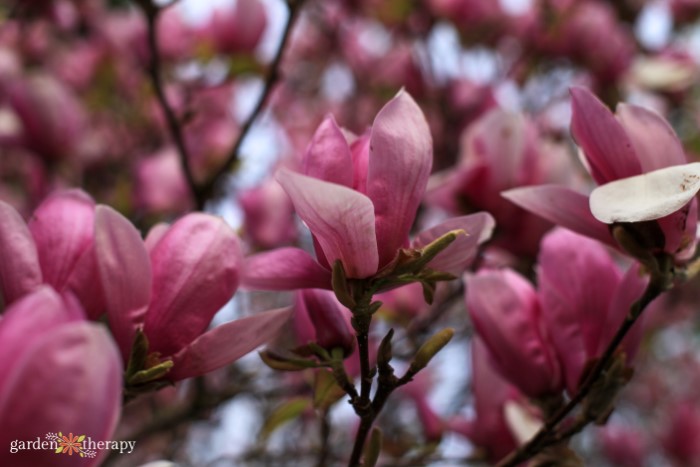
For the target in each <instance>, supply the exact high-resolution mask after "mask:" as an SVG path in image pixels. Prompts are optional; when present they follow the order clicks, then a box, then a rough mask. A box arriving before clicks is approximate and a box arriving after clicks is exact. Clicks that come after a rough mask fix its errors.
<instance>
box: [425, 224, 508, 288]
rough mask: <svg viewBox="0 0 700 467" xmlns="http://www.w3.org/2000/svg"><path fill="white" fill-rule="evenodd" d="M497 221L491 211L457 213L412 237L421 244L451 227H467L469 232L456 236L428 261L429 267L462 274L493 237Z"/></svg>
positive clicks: (455, 228)
mask: <svg viewBox="0 0 700 467" xmlns="http://www.w3.org/2000/svg"><path fill="white" fill-rule="evenodd" d="M495 225H496V222H495V221H494V219H493V217H492V216H491V214H489V213H486V212H479V213H476V214H471V215H469V216H462V217H455V218H452V219H449V220H447V221H445V222H443V223H441V224H439V225H436V226H435V227H433V228H431V229H428V230H426V231H423V232H421V233H420V234H418V237H416V238H415V239H414V240H413V246H414V247H416V248H420V247H423V246H426V245H428V244H430V243H431V242H432V241H434V240H436V239H438V238H440V237H441V236H442V235H444V234H446V233H447V232H449V231H451V230H459V229H462V230H464V232H465V233H466V235H459V236H457V239H456V240H455V241H454V242H452V243H451V244H450V245H449V246H448V247H447V248H445V250H443V251H441V252H440V253H439V254H438V255H437V256H436V257H435V258H433V260H432V261H431V262H430V263H428V267H430V268H432V269H435V270H436V271H442V272H449V273H451V274H455V275H457V274H461V273H462V272H464V270H465V269H466V267H467V266H468V265H469V263H471V261H472V260H473V259H474V258H475V257H476V253H477V251H478V248H479V245H481V244H482V243H484V242H486V241H488V240H489V239H490V238H491V234H492V233H493V228H494V227H495Z"/></svg>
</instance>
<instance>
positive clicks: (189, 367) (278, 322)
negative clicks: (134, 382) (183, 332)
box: [168, 308, 291, 381]
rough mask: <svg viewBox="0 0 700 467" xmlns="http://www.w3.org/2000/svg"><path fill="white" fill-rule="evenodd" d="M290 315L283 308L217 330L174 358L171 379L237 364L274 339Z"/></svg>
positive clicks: (193, 343)
mask: <svg viewBox="0 0 700 467" xmlns="http://www.w3.org/2000/svg"><path fill="white" fill-rule="evenodd" d="M290 315H291V308H281V309H278V310H273V311H268V312H265V313H259V314H256V315H253V316H248V317H246V318H243V319H239V320H236V321H231V322H228V323H225V324H222V325H221V326H217V327H216V328H214V329H212V330H211V331H209V332H207V333H205V334H202V335H201V336H199V337H198V338H197V339H195V340H194V341H193V342H192V343H191V344H190V345H188V346H187V347H185V348H184V349H182V350H181V351H180V352H178V353H177V354H176V355H175V357H174V358H173V361H174V363H175V365H174V367H173V369H172V370H171V371H170V373H169V374H168V378H169V379H171V380H173V381H178V380H181V379H185V378H192V377H195V376H200V375H203V374H205V373H209V372H210V371H213V370H216V369H217V368H221V367H222V366H224V365H228V364H229V363H233V362H235V361H236V360H238V359H239V358H241V357H242V356H244V355H246V354H247V353H249V352H252V351H253V350H255V349H256V348H258V347H260V346H261V345H263V344H265V343H267V342H269V341H270V340H272V339H273V338H275V337H276V336H277V334H278V333H279V332H280V330H281V329H282V328H283V327H284V326H285V325H286V324H287V322H288V320H289V317H290Z"/></svg>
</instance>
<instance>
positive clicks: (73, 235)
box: [29, 190, 95, 291]
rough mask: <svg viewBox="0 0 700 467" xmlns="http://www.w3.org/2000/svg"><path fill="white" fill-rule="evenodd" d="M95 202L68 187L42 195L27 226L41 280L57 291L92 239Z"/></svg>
mask: <svg viewBox="0 0 700 467" xmlns="http://www.w3.org/2000/svg"><path fill="white" fill-rule="evenodd" d="M94 220H95V203H94V202H93V201H92V199H91V198H90V197H89V196H88V195H87V194H86V193H84V192H83V191H80V190H68V191H63V192H59V193H57V194H54V195H53V196H50V197H49V198H47V199H45V200H44V201H43V202H42V203H41V205H39V207H38V208H37V209H36V211H34V215H33V216H32V218H31V220H30V221H29V230H30V231H31V232H32V236H33V237H34V241H35V242H36V248H37V252H38V254H39V262H40V264H41V271H42V273H43V276H44V282H46V283H48V284H51V285H53V286H54V287H55V288H56V290H58V291H61V290H63V288H64V287H65V285H66V284H67V283H68V279H69V277H70V275H71V273H72V272H73V269H74V268H75V266H76V263H77V262H78V260H79V259H80V257H81V256H82V254H83V252H85V250H86V249H88V248H89V247H90V245H91V244H92V242H93V235H94Z"/></svg>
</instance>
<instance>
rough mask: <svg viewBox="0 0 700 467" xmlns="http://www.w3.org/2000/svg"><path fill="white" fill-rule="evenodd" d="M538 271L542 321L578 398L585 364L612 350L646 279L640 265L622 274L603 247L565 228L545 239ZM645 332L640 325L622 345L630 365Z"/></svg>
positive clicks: (567, 386)
mask: <svg viewBox="0 0 700 467" xmlns="http://www.w3.org/2000/svg"><path fill="white" fill-rule="evenodd" d="M538 265H539V269H538V272H537V283H538V297H539V300H540V304H541V309H542V314H541V320H542V323H543V326H544V327H545V328H546V329H547V334H548V336H549V338H550V342H551V345H552V346H553V348H554V349H555V352H556V354H557V358H558V360H559V362H560V363H561V367H562V371H563V373H564V375H563V376H564V381H565V384H566V388H567V390H568V392H569V394H572V395H573V394H575V393H576V389H577V387H578V384H579V382H580V379H581V376H582V373H583V371H584V369H585V367H586V364H587V363H588V362H589V361H590V360H591V359H593V358H595V357H597V356H599V355H601V354H602V353H603V351H604V350H605V348H606V347H607V346H608V344H609V343H610V341H611V340H612V338H613V336H614V334H615V332H616V331H617V329H618V328H619V327H620V325H621V324H622V322H623V321H624V319H625V316H626V315H627V313H628V312H629V309H630V307H631V305H632V303H633V302H634V301H635V300H636V299H637V298H639V296H640V295H641V294H642V291H643V290H644V287H645V285H646V282H647V278H646V277H643V276H642V275H641V273H640V267H639V265H638V264H634V265H633V266H632V267H630V268H629V269H628V271H627V272H626V273H625V274H623V273H622V272H621V271H620V269H619V267H618V266H617V264H616V262H615V260H614V259H613V258H612V257H611V256H610V253H609V252H608V251H607V249H606V248H605V247H604V246H603V245H601V244H600V243H599V242H596V241H594V240H591V239H589V238H586V237H583V236H581V235H578V234H576V233H573V232H571V231H568V230H566V229H561V228H558V229H555V230H554V231H552V232H551V233H550V234H548V235H547V236H546V237H545V238H544V240H543V242H542V247H541V250H540V255H539V257H538ZM642 332H643V327H642V322H641V320H640V322H637V323H635V325H634V327H633V328H632V330H631V332H630V333H629V334H628V335H627V337H626V338H625V340H624V341H623V345H622V349H623V350H624V351H625V353H626V357H627V362H630V361H631V360H632V359H633V358H634V356H635V354H636V352H637V348H638V347H639V343H640V341H641V338H642Z"/></svg>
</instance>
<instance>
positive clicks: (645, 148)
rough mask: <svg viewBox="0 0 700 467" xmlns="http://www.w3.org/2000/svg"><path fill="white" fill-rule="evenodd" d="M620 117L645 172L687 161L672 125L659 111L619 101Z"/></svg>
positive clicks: (618, 111)
mask: <svg viewBox="0 0 700 467" xmlns="http://www.w3.org/2000/svg"><path fill="white" fill-rule="evenodd" d="M617 118H618V120H619V121H620V123H622V126H623V127H624V129H625V132H626V133H627V135H628V136H629V141H630V143H632V146H633V147H634V152H635V153H636V155H637V159H639V163H640V164H641V168H642V171H643V172H651V171H652V170H657V169H663V168H664V167H670V166H672V165H681V164H686V163H687V162H688V160H687V159H686V157H685V152H684V151H683V146H682V145H681V142H680V141H679V140H678V136H676V133H675V132H674V131H673V128H671V125H669V124H668V122H667V121H666V120H664V119H663V118H661V116H659V115H658V114H657V113H655V112H652V111H651V110H647V109H645V108H643V107H639V106H637V105H631V104H620V105H618V106H617Z"/></svg>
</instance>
